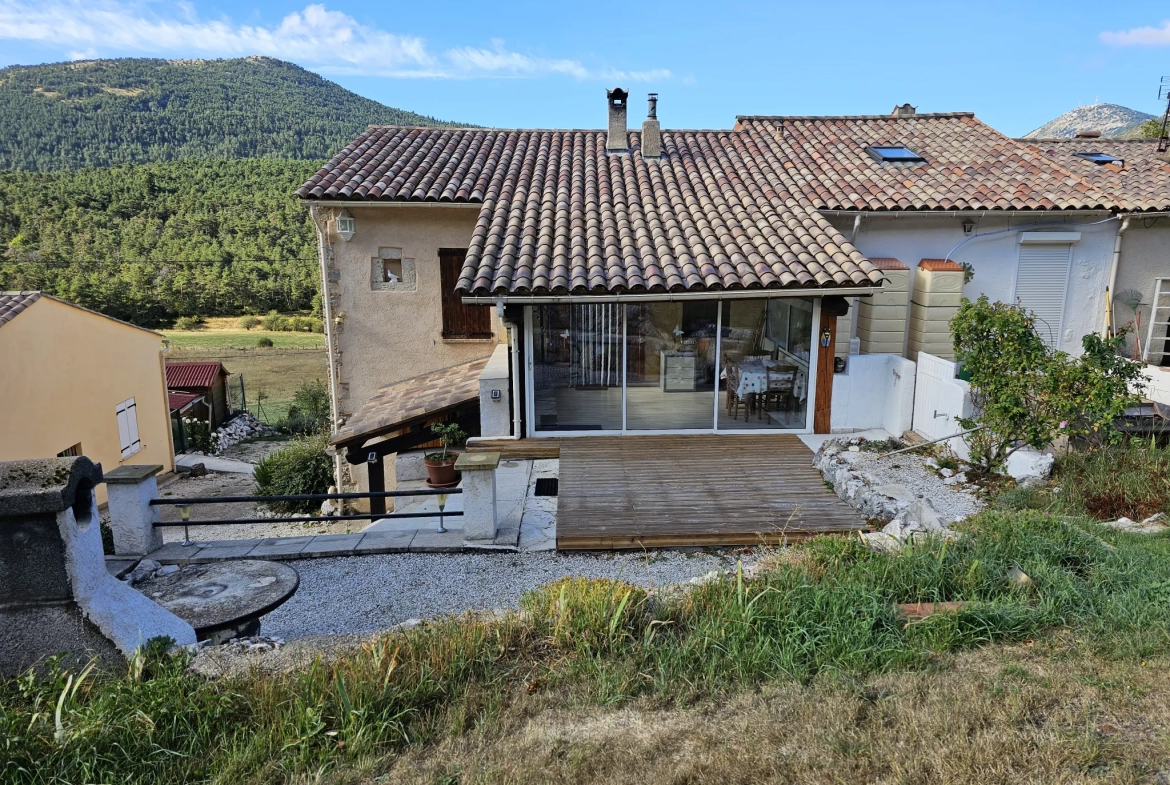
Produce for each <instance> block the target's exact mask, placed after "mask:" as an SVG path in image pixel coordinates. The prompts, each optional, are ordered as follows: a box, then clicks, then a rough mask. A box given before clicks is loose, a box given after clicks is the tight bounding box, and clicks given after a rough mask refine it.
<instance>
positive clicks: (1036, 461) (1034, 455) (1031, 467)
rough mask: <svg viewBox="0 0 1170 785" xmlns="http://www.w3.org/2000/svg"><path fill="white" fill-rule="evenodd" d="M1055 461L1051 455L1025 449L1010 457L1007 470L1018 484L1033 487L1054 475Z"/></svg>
mask: <svg viewBox="0 0 1170 785" xmlns="http://www.w3.org/2000/svg"><path fill="white" fill-rule="evenodd" d="M1054 460H1055V459H1054V458H1053V457H1052V456H1051V455H1048V454H1046V453H1042V452H1037V451H1036V450H1033V449H1031V448H1029V447H1024V448H1021V449H1019V450H1016V451H1015V452H1014V453H1012V454H1011V455H1009V456H1008V459H1007V466H1006V469H1007V473H1008V475H1009V476H1010V477H1011V478H1012V479H1014V480H1015V481H1016V482H1019V483H1023V484H1024V485H1032V484H1035V483H1037V482H1040V481H1041V480H1045V479H1047V478H1048V477H1049V475H1051V474H1052V464H1053V462H1054Z"/></svg>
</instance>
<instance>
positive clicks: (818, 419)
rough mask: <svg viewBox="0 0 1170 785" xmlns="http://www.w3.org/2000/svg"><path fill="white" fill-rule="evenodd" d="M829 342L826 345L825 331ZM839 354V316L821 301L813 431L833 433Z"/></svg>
mask: <svg viewBox="0 0 1170 785" xmlns="http://www.w3.org/2000/svg"><path fill="white" fill-rule="evenodd" d="M826 331H828V333H829V336H828V339H829V342H828V345H827V346H826V345H825V332H826ZM836 356H837V317H836V315H835V314H831V313H829V309H827V308H826V307H825V304H824V303H823V302H822V303H821V326H820V329H819V330H817V389H816V393H815V394H816V398H815V399H814V402H813V407H814V408H813V433H831V432H832V426H831V425H830V423H831V422H832V419H833V359H834V358H835V357H836Z"/></svg>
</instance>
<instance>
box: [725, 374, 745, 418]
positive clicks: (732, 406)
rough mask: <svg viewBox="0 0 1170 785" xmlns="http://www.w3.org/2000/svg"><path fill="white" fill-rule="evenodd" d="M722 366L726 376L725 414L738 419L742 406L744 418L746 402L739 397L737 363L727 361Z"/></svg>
mask: <svg viewBox="0 0 1170 785" xmlns="http://www.w3.org/2000/svg"><path fill="white" fill-rule="evenodd" d="M724 368H725V374H726V376H727V416H728V417H730V418H731V419H733V420H738V419H739V408H740V406H743V407H744V412H745V419H746V412H747V404H746V402H745V401H744V400H743V399H741V398H740V397H739V363H737V362H735V361H729V362H727V363H726V364H725V365H724Z"/></svg>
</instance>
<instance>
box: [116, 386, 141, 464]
mask: <svg viewBox="0 0 1170 785" xmlns="http://www.w3.org/2000/svg"><path fill="white" fill-rule="evenodd" d="M117 416H118V441H119V442H120V444H121V447H122V457H123V458H128V457H130V456H131V455H133V454H134V453H136V452H138V451H139V450H141V449H142V441H141V440H140V439H139V438H138V407H137V406H136V405H135V403H134V399H133V398H131V399H130V400H128V401H123V402H122V403H120V404H118V408H117Z"/></svg>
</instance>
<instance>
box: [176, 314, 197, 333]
mask: <svg viewBox="0 0 1170 785" xmlns="http://www.w3.org/2000/svg"><path fill="white" fill-rule="evenodd" d="M202 326H203V317H202V316H180V317H179V318H178V319H175V329H176V330H198V329H199V328H200V327H202Z"/></svg>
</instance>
